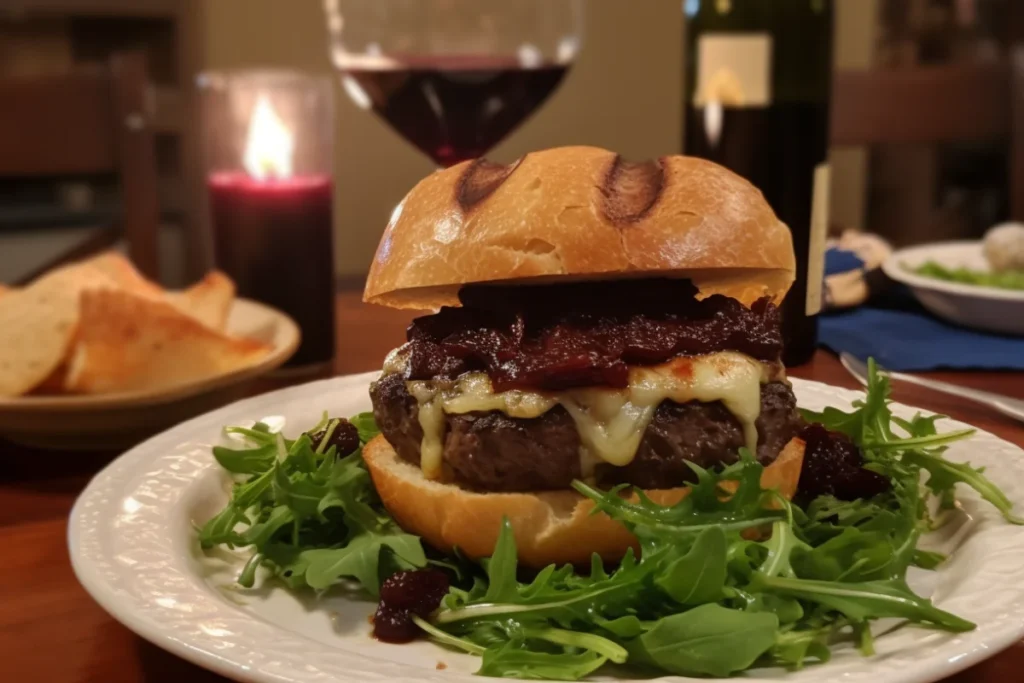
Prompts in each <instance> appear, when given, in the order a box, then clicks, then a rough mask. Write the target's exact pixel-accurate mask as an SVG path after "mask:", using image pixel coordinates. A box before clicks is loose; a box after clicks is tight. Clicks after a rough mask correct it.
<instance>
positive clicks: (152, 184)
mask: <svg viewBox="0 0 1024 683" xmlns="http://www.w3.org/2000/svg"><path fill="white" fill-rule="evenodd" d="M149 120H150V114H149V106H148V102H147V78H146V64H145V59H144V57H143V56H142V55H141V54H136V53H126V54H119V55H116V56H114V57H113V58H112V59H111V61H110V64H109V67H107V68H103V69H95V70H82V71H81V72H74V73H69V74H66V75H60V76H49V77H45V78H33V79H10V80H6V81H5V80H0V177H3V176H7V177H30V176H60V175H77V174H93V173H116V174H117V175H118V176H119V179H120V187H121V201H122V213H121V221H120V230H112V231H110V232H109V238H106V237H105V238H104V239H100V240H93V242H92V243H90V244H84V245H81V246H80V247H79V248H76V249H75V250H74V252H72V253H66V254H62V255H61V256H60V258H58V259H56V260H55V261H53V262H51V263H48V264H46V266H45V267H46V268H49V267H52V266H54V265H58V264H59V263H60V262H63V261H68V260H72V259H75V258H79V257H81V256H85V255H87V253H88V252H89V251H93V250H98V249H100V248H103V247H106V246H109V244H112V243H113V242H115V241H116V240H117V238H118V233H120V235H121V236H123V238H124V239H125V241H126V243H127V246H128V252H129V255H130V257H131V259H132V261H134V262H135V264H136V266H137V267H138V268H139V270H140V271H142V272H143V273H145V274H146V275H148V276H150V277H152V278H154V279H156V278H159V258H158V257H159V248H158V238H159V219H160V208H159V199H158V194H157V182H158V178H157V164H156V152H155V148H154V141H153V133H152V130H151V128H150V124H149ZM106 234H107V233H105V235H106ZM104 241H107V242H108V243H106V244H104V243H103V242H104Z"/></svg>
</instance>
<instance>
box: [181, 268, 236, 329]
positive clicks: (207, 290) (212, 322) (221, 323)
mask: <svg viewBox="0 0 1024 683" xmlns="http://www.w3.org/2000/svg"><path fill="white" fill-rule="evenodd" d="M167 300H168V301H170V302H171V303H172V304H173V305H174V307H175V308H177V309H178V310H179V311H181V312H182V313H185V314H186V315H188V316H190V317H192V318H195V319H196V320H198V321H199V322H201V323H203V324H204V325H206V326H207V327H209V328H211V329H214V330H221V331H223V330H224V329H225V327H226V326H227V323H228V312H229V311H230V310H231V304H232V302H233V301H234V300H235V283H234V282H232V281H231V278H229V277H228V276H227V275H225V274H224V273H222V272H220V271H219V270H214V271H210V272H209V273H207V274H206V277H204V278H203V279H202V280H200V281H199V282H198V283H196V284H195V285H193V286H192V287H189V288H188V289H186V290H184V291H182V292H170V293H168V295H167Z"/></svg>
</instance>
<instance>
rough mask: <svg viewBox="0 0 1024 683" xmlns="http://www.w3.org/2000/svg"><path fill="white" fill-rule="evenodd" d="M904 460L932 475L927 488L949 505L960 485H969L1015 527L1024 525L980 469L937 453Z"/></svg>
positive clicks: (916, 453) (906, 456)
mask: <svg viewBox="0 0 1024 683" xmlns="http://www.w3.org/2000/svg"><path fill="white" fill-rule="evenodd" d="M903 460H904V461H905V462H909V463H910V464H913V465H916V466H917V467H920V468H921V469H922V470H924V471H925V472H927V473H928V474H929V477H928V480H927V481H926V482H925V485H926V486H927V487H928V488H929V489H931V490H932V492H933V493H935V494H936V495H938V496H940V498H941V499H942V500H943V501H944V502H945V503H946V504H947V506H948V505H949V504H950V503H951V501H952V498H953V490H954V487H955V486H956V485H957V484H967V485H968V486H970V487H971V488H972V489H974V490H975V491H977V492H978V495H980V496H981V497H982V498H984V499H985V500H987V501H988V502H989V503H991V504H992V505H993V506H994V507H995V508H996V509H997V510H999V512H1001V513H1002V515H1003V517H1004V518H1005V519H1006V521H1008V522H1010V523H1012V524H1024V518H1022V517H1020V516H1018V515H1015V514H1013V502H1012V501H1011V500H1010V499H1009V498H1007V497H1006V494H1005V493H1003V492H1002V491H1001V490H1000V489H999V487H998V486H996V485H995V484H993V483H992V482H991V481H989V479H988V477H986V476H985V475H984V474H983V473H982V472H983V471H982V470H980V469H974V468H973V467H971V466H970V465H969V464H967V463H956V462H950V461H948V460H946V459H944V458H942V457H941V456H939V455H937V454H935V453H929V452H923V451H912V452H908V453H905V454H904V455H903Z"/></svg>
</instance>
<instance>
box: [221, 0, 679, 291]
mask: <svg viewBox="0 0 1024 683" xmlns="http://www.w3.org/2000/svg"><path fill="white" fill-rule="evenodd" d="M510 1H515V0H510ZM586 1H587V9H588V15H587V19H586V24H587V26H586V29H587V34H586V38H585V40H584V45H583V50H582V51H581V53H580V55H579V59H578V61H577V63H576V65H575V67H574V68H573V70H572V71H571V72H570V73H569V76H568V77H567V79H566V80H565V82H564V84H563V86H562V88H561V89H560V90H559V91H558V92H557V93H555V95H554V96H553V97H552V98H551V99H550V100H549V101H548V103H547V104H546V106H544V107H543V108H542V109H541V110H540V111H539V112H538V113H537V115H536V116H534V117H533V118H532V119H530V120H529V121H527V122H526V124H525V125H524V126H523V127H522V128H520V129H519V130H517V131H516V132H515V133H513V135H512V136H511V137H510V138H509V139H508V140H507V141H506V142H504V143H503V144H502V145H501V146H500V147H499V148H498V149H497V150H495V152H494V153H493V154H492V156H493V157H494V158H497V159H503V160H511V159H514V158H516V157H517V156H519V155H521V154H523V153H524V152H527V151H529V150H531V149H539V148H544V147H552V146H557V145H566V144H591V145H600V146H604V147H607V148H610V149H615V150H618V151H619V152H621V153H622V154H624V155H626V156H628V157H632V158H647V157H652V156H656V155H661V154H668V153H674V152H678V151H679V149H680V136H681V123H680V122H681V119H682V114H681V98H682V95H681V88H682V82H681V78H680V73H681V61H682V54H681V50H682V46H681V34H682V16H681V14H682V13H681V12H680V3H679V0H642V1H627V0H586ZM202 5H203V7H204V12H205V20H204V25H205V34H206V50H205V52H206V67H207V68H234V67H246V66H280V67H289V68H295V69H303V70H309V71H315V72H324V73H328V72H329V71H330V63H329V59H328V56H327V38H326V34H325V28H324V21H323V15H322V9H321V3H320V0H288V1H287V2H285V1H283V0H207V1H206V2H204V3H202ZM337 103H338V129H337V154H336V158H337V166H336V177H337V186H338V189H337V195H336V197H337V236H338V240H337V242H338V248H337V259H338V265H339V269H340V271H341V273H342V274H357V273H362V272H364V271H365V269H366V268H367V266H368V264H369V262H370V259H371V258H372V256H373V251H374V249H375V248H376V245H377V241H378V239H379V238H380V233H381V230H382V229H383V228H384V225H385V223H386V222H387V218H388V216H389V214H390V213H391V209H392V207H393V206H394V205H395V204H396V203H397V202H398V201H399V200H400V199H401V198H402V196H403V195H404V194H405V192H406V191H407V190H408V189H409V188H410V187H411V186H412V185H413V184H415V182H416V181H417V180H418V179H419V178H420V177H422V176H423V175H425V174H427V173H429V172H430V171H431V170H432V168H433V165H432V163H431V162H430V161H429V160H428V159H426V158H425V157H423V156H422V155H421V154H419V153H418V152H417V151H416V150H414V149H413V148H412V147H411V146H410V145H408V144H407V143H406V142H404V141H403V140H402V139H401V138H399V137H398V136H397V135H396V134H395V133H393V132H392V131H391V130H390V129H389V128H388V127H387V126H386V125H385V124H384V123H382V122H381V121H380V120H378V119H377V118H376V117H375V116H373V115H372V114H370V113H369V112H365V111H362V110H360V109H358V108H356V107H355V105H353V104H352V102H351V101H350V100H349V99H348V97H347V96H346V95H345V94H344V93H343V92H342V91H341V90H340V88H338V90H337Z"/></svg>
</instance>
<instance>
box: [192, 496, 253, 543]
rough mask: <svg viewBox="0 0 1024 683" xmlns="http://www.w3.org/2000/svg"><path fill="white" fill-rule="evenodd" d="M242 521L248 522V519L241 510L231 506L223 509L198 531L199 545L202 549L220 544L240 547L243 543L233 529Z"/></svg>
mask: <svg viewBox="0 0 1024 683" xmlns="http://www.w3.org/2000/svg"><path fill="white" fill-rule="evenodd" d="M244 521H248V518H247V517H246V516H245V513H243V512H242V511H241V510H238V509H237V508H235V507H233V506H228V507H226V508H224V509H223V510H221V511H220V513H219V514H218V515H217V516H215V517H213V518H212V519H210V520H209V521H208V522H206V524H204V525H203V526H202V527H201V528H200V529H199V544H200V545H201V546H202V547H203V548H212V547H213V546H215V545H221V544H225V545H232V546H234V545H242V544H243V543H244V541H243V539H242V536H241V535H240V534H238V533H237V532H236V531H235V527H236V526H238V525H239V524H241V523H242V522H244Z"/></svg>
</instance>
